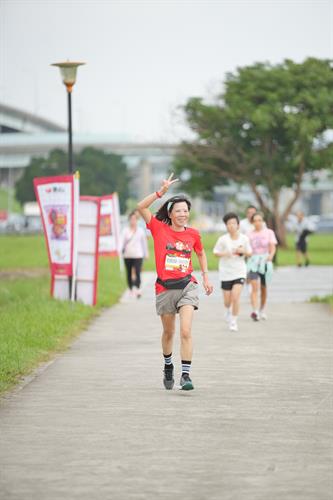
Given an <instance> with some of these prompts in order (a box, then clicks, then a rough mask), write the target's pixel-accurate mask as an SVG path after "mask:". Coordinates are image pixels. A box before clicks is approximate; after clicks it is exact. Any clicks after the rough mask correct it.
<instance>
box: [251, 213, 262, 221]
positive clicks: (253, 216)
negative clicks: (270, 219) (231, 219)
mask: <svg viewBox="0 0 333 500" xmlns="http://www.w3.org/2000/svg"><path fill="white" fill-rule="evenodd" d="M256 215H260V217H261V218H262V220H264V214H263V213H262V212H256V213H254V214H253V215H252V217H251V222H253V221H254V218H255V216H256Z"/></svg>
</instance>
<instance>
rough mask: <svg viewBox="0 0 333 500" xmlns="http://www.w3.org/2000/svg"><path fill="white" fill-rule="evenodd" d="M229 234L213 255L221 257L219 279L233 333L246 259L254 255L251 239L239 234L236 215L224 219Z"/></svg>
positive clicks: (229, 214)
mask: <svg viewBox="0 0 333 500" xmlns="http://www.w3.org/2000/svg"><path fill="white" fill-rule="evenodd" d="M223 222H224V223H225V225H226V227H227V231H228V232H227V234H224V235H223V236H220V238H219V239H218V240H217V242H216V245H215V247H214V250H213V253H214V255H216V257H219V258H220V260H219V277H220V280H221V288H222V290H223V298H224V305H225V308H226V314H225V318H226V320H227V323H228V324H229V329H230V330H231V331H235V332H237V331H238V325H237V317H238V314H239V301H240V295H241V292H242V288H243V285H244V283H245V280H246V264H245V257H249V256H250V255H251V254H252V250H251V246H250V242H249V238H248V237H247V236H246V235H245V234H241V233H240V232H239V218H238V215H236V214H235V213H232V212H230V213H227V214H226V215H225V216H224V217H223Z"/></svg>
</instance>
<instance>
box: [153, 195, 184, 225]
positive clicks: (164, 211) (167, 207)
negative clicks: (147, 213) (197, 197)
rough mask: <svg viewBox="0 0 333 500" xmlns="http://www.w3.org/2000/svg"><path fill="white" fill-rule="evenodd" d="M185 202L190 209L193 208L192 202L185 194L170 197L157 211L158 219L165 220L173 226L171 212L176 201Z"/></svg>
mask: <svg viewBox="0 0 333 500" xmlns="http://www.w3.org/2000/svg"><path fill="white" fill-rule="evenodd" d="M183 201H184V202H185V203H186V205H187V208H188V211H190V210H191V202H190V200H189V199H188V198H186V196H185V195H184V194H179V195H177V196H173V197H172V198H169V199H168V200H167V201H166V202H165V203H163V205H162V206H161V207H160V208H159V209H158V211H157V212H156V215H155V216H156V219H157V220H160V221H162V222H164V223H165V224H168V225H169V226H171V219H170V217H169V213H170V212H171V211H172V209H173V207H174V206H175V204H176V203H181V202H183Z"/></svg>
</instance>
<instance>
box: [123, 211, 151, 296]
mask: <svg viewBox="0 0 333 500" xmlns="http://www.w3.org/2000/svg"><path fill="white" fill-rule="evenodd" d="M128 220H129V225H128V227H125V229H124V230H123V232H122V253H123V258H124V262H125V268H126V278H127V285H128V288H129V293H130V294H131V295H136V296H137V297H138V298H139V297H141V291H140V286H141V269H142V262H143V259H145V258H147V257H148V245H147V236H146V232H145V231H144V229H142V228H141V227H138V218H137V213H136V212H131V213H130V214H129V216H128Z"/></svg>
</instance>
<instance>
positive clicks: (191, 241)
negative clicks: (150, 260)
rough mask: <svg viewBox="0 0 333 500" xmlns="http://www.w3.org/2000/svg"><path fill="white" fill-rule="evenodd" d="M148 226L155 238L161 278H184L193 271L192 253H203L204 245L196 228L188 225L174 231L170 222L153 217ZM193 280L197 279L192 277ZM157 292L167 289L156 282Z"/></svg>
mask: <svg viewBox="0 0 333 500" xmlns="http://www.w3.org/2000/svg"><path fill="white" fill-rule="evenodd" d="M147 228H148V229H150V231H151V234H152V237H153V239H154V251H155V264H156V272H157V276H158V277H159V278H160V279H161V280H168V279H178V278H184V277H185V276H187V275H188V274H191V273H192V271H193V267H192V260H191V254H192V250H194V251H195V252H196V253H197V254H198V253H199V254H200V253H201V252H202V250H203V246H202V243H201V237H200V234H199V232H198V231H197V230H196V229H193V228H190V227H187V228H185V230H184V231H174V230H173V229H171V227H170V226H169V225H168V224H165V223H164V222H161V221H159V220H157V219H156V217H152V218H151V220H150V222H149V224H147ZM192 281H196V280H195V278H194V277H192ZM155 290H156V293H157V294H158V293H161V292H164V291H165V290H166V289H165V288H164V287H163V286H162V285H160V284H159V283H156V285H155Z"/></svg>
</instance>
